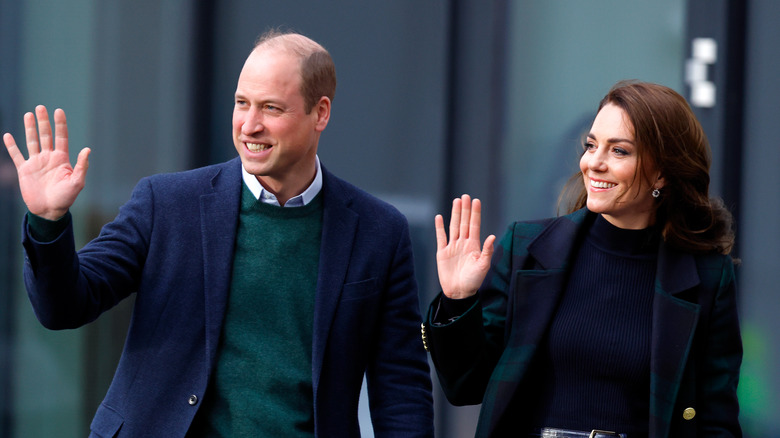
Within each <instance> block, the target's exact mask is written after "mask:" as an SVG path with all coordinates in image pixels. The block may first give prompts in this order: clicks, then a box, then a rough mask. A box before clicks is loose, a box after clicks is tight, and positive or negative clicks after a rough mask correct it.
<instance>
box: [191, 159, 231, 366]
mask: <svg viewBox="0 0 780 438" xmlns="http://www.w3.org/2000/svg"><path fill="white" fill-rule="evenodd" d="M211 187H212V189H213V191H212V192H210V193H206V194H203V195H201V197H200V223H201V239H202V242H203V272H204V279H203V284H204V292H205V299H206V315H205V316H206V352H207V354H208V363H209V364H214V361H215V358H216V353H217V346H218V345H219V337H220V332H221V327H222V320H223V318H224V316H225V308H226V306H227V299H228V294H229V292H230V275H231V266H232V263H233V250H234V247H235V241H236V223H237V221H238V213H239V208H240V202H241V165H240V161H239V160H238V159H235V160H231V161H230V162H228V163H227V164H226V165H225V166H220V167H219V168H218V170H217V171H216V172H215V174H214V176H213V177H212V178H211Z"/></svg>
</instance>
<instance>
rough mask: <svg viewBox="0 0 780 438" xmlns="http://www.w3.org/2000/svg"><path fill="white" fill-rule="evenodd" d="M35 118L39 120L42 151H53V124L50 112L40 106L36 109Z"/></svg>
mask: <svg viewBox="0 0 780 438" xmlns="http://www.w3.org/2000/svg"><path fill="white" fill-rule="evenodd" d="M35 117H36V118H37V119H38V136H39V138H40V147H41V151H46V150H48V151H50V150H52V147H53V145H52V137H51V123H50V122H49V112H48V111H46V107H45V106H43V105H38V106H36V107H35Z"/></svg>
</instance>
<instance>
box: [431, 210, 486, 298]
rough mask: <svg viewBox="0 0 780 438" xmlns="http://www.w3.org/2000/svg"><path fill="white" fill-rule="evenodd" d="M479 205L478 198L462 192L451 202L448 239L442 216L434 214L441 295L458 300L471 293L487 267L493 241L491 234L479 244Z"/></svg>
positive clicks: (480, 216) (474, 290)
mask: <svg viewBox="0 0 780 438" xmlns="http://www.w3.org/2000/svg"><path fill="white" fill-rule="evenodd" d="M481 221H482V206H481V203H480V201H479V199H474V201H473V202H472V201H471V198H470V197H469V195H463V196H461V197H460V198H457V199H455V200H453V201H452V217H451V218H450V236H449V237H450V238H449V241H447V234H446V232H445V231H444V218H442V216H441V215H436V219H435V225H436V265H437V267H438V271H439V283H440V284H441V287H442V291H443V292H444V295H446V296H447V297H448V298H453V299H460V298H467V297H469V296H471V295H474V294H475V293H476V292H477V289H479V286H480V285H481V284H482V281H483V280H484V279H485V275H487V272H488V270H489V269H490V259H491V257H492V256H493V242H494V241H495V239H496V237H495V236H494V235H492V234H491V235H490V236H488V237H487V239H485V243H484V245H482V246H480V240H479V230H480V226H481Z"/></svg>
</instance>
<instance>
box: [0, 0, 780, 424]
mask: <svg viewBox="0 0 780 438" xmlns="http://www.w3.org/2000/svg"><path fill="white" fill-rule="evenodd" d="M195 3H197V5H196V4H195ZM266 3H267V2H257V1H253V0H229V1H218V2H217V1H204V2H188V1H186V0H162V1H153V0H143V1H137V2H122V1H120V0H107V1H102V0H73V1H70V2H60V1H56V0H30V1H25V2H18V1H16V0H0V82H1V83H0V92H2V95H0V130H1V131H2V132H12V133H14V134H15V136H16V137H17V139H21V138H23V128H22V121H21V117H22V114H23V113H24V112H26V111H31V110H32V109H33V108H34V106H35V105H36V104H45V105H47V106H48V107H49V108H50V109H53V108H55V107H62V108H64V109H65V110H66V111H67V114H68V120H69V129H70V145H71V151H72V153H71V156H72V158H73V159H75V154H76V150H78V149H80V148H81V147H84V146H90V147H91V148H92V150H93V153H92V156H91V157H90V161H91V167H90V171H89V176H88V178H87V187H86V189H85V191H84V192H83V193H82V195H81V196H80V197H79V201H78V202H77V204H76V205H74V208H73V213H74V218H75V220H76V222H75V223H76V225H77V228H76V229H77V240H78V241H79V242H80V243H84V242H86V241H87V240H88V239H89V238H90V237H91V236H94V235H95V234H96V233H97V231H98V230H99V228H100V226H101V225H102V224H103V223H105V222H107V221H109V220H111V219H112V218H113V216H114V215H115V214H116V211H117V209H118V207H119V206H120V205H121V204H122V203H123V202H124V201H125V200H127V198H128V197H129V194H130V191H131V189H132V187H133V186H134V184H135V183H136V182H137V181H138V179H140V178H141V177H143V176H145V175H149V174H152V173H156V172H168V171H177V170H181V169H185V168H188V167H191V166H192V165H200V164H207V163H213V162H218V161H222V160H224V159H227V158H230V157H232V156H233V154H234V151H233V147H232V143H231V140H230V137H229V136H230V133H229V129H230V111H231V104H232V94H233V91H234V86H235V80H236V78H237V75H238V72H239V70H240V68H241V64H242V62H243V59H244V57H245V56H246V54H247V53H248V51H249V49H250V48H251V46H252V43H253V40H254V38H255V37H256V36H257V35H258V34H259V33H261V32H262V31H264V30H266V29H268V28H269V27H274V26H282V27H286V28H291V29H293V30H297V31H300V32H302V33H304V34H307V35H310V36H312V37H314V38H315V39H317V40H319V41H321V42H322V43H323V44H324V45H325V46H326V47H327V48H328V49H329V50H330V51H331V53H332V54H333V56H334V59H335V61H336V67H337V71H338V74H339V87H338V91H337V95H336V99H335V100H334V106H333V115H332V119H331V122H330V125H329V127H328V129H327V131H326V132H325V133H324V134H323V137H322V141H321V158H322V159H323V163H324V164H325V165H326V166H327V167H328V168H329V169H330V170H332V171H334V173H336V174H339V175H340V176H342V177H344V178H345V179H347V180H349V181H351V182H353V183H355V184H356V185H358V186H360V187H363V188H365V189H366V190H368V191H370V192H371V193H373V194H375V195H377V196H379V197H382V198H384V199H386V200H388V201H390V202H392V203H394V204H395V205H397V206H398V207H399V209H400V210H401V211H402V212H403V213H404V214H406V215H407V217H408V218H409V221H410V225H411V230H412V237H413V243H414V249H415V263H416V266H417V272H418V280H419V283H420V288H421V306H422V307H423V308H425V307H426V306H427V303H428V301H429V300H430V299H431V298H432V296H433V295H434V294H435V293H436V289H437V281H436V272H435V267H434V260H435V254H434V251H435V249H434V244H435V242H434V240H435V239H434V235H433V226H432V223H433V215H434V214H435V213H437V212H446V211H447V209H448V200H449V199H451V198H452V197H453V196H457V195H459V194H460V193H462V192H468V193H471V194H472V195H475V196H479V197H480V198H482V199H483V200H489V201H490V202H489V203H487V202H486V204H485V206H484V215H485V220H484V222H483V223H484V224H485V228H486V230H485V232H484V233H483V235H487V233H494V234H502V233H503V231H504V229H505V227H506V226H507V225H508V224H509V223H510V222H511V221H514V220H519V219H529V218H538V217H546V216H550V215H554V214H555V212H556V208H555V207H556V201H557V195H558V192H559V190H560V188H561V187H562V185H563V183H564V181H565V180H566V179H567V178H568V177H569V176H570V175H571V174H572V173H573V172H575V171H576V169H577V163H578V156H579V151H580V136H581V134H582V133H583V132H584V131H585V130H587V128H588V127H589V126H590V123H591V121H592V118H593V116H594V115H595V109H596V105H597V103H598V101H599V99H600V98H601V97H602V96H603V95H604V94H605V93H606V91H607V90H608V89H609V88H610V86H611V85H612V84H614V83H615V82H616V81H618V80H621V79H641V80H646V81H651V82H658V83H662V84H665V85H668V86H670V87H672V88H674V89H676V90H678V91H681V92H684V85H685V84H684V65H685V58H686V56H687V55H686V51H687V45H688V42H687V41H686V37H687V34H686V22H687V21H686V20H687V18H688V17H686V11H687V2H686V1H685V0H657V1H653V2H625V1H621V0H596V1H590V2H581V1H575V0H545V1H537V0H518V1H509V0H504V1H495V2H483V1H481V0H473V1H468V0H467V1H446V0H437V1H431V2H416V1H413V0H404V1H394V2H383V3H377V4H366V3H360V4H359V5H358V4H356V3H355V2H352V1H349V0H338V1H333V2H320V1H317V0H307V1H300V2H295V3H294V4H287V3H284V2H282V3H279V2H277V3H268V4H266ZM750 4H751V9H750V14H749V20H748V22H749V24H748V29H749V35H748V60H747V66H746V67H747V70H748V74H747V76H748V86H747V92H746V101H747V103H746V120H748V121H749V122H748V123H747V126H746V136H745V137H746V139H745V144H746V146H745V151H746V152H745V162H746V163H747V164H746V165H745V169H744V174H745V175H746V177H745V182H744V184H745V190H744V191H745V193H744V204H743V205H744V211H743V212H742V213H743V214H742V217H743V218H744V220H743V223H742V224H741V233H742V236H744V240H743V242H744V247H745V248H746V249H745V252H744V256H743V268H741V270H740V283H741V286H744V287H743V295H744V298H743V304H744V307H743V315H744V321H743V326H744V327H745V341H746V354H745V365H746V366H745V368H744V374H743V383H744V385H743V386H742V387H741V388H740V391H741V392H740V396H741V397H742V404H743V407H744V410H743V414H742V415H743V419H744V424H745V425H746V427H745V429H746V432H747V435H748V436H755V437H759V436H774V435H777V434H778V433H780V432H779V431H780V425H778V420H777V419H778V418H780V415H779V414H780V410H778V403H777V401H778V400H777V396H775V395H773V394H776V393H778V392H780V381H779V380H780V379H778V378H777V376H776V374H777V373H776V372H775V369H777V368H778V366H780V365H779V364H780V359H778V357H779V356H780V353H778V351H780V349H778V348H777V347H778V345H779V344H780V341H779V340H778V337H777V335H776V333H778V332H780V331H778V330H776V328H777V327H776V324H777V323H776V318H774V317H773V312H774V311H775V310H776V309H777V308H778V307H777V305H776V304H777V296H778V295H777V294H776V293H774V289H775V286H774V285H775V284H777V281H775V279H774V278H773V277H772V275H774V273H775V272H780V270H778V269H776V265H777V264H778V262H779V261H780V257H778V256H777V255H776V254H775V251H774V250H773V248H776V247H777V246H780V237H778V236H775V234H776V233H774V232H773V231H772V230H774V229H776V228H777V227H776V226H774V223H776V221H777V220H780V217H778V215H779V214H780V213H778V212H776V211H775V210H777V208H776V207H777V206H778V205H780V203H778V202H775V201H776V200H777V199H778V196H780V195H778V191H777V189H776V187H778V186H780V183H778V184H775V183H774V182H773V179H772V178H774V177H773V175H775V174H777V172H774V171H773V170H772V169H774V168H776V167H778V166H773V164H775V163H777V162H778V160H780V152H779V151H780V150H778V149H777V147H776V138H778V136H779V135H780V132H778V131H777V129H778V128H776V126H780V124H777V123H774V122H773V120H772V117H776V115H777V114H778V113H780V111H778V108H777V102H780V91H778V90H777V87H776V86H775V85H774V82H775V81H774V76H773V74H774V72H776V70H777V69H776V68H775V67H776V64H777V57H776V56H773V55H772V53H774V52H772V50H773V49H774V48H775V47H776V45H777V43H780V33H778V31H777V28H776V26H773V23H771V17H773V16H777V12H778V11H777V6H774V5H775V4H777V3H775V2H774V0H755V1H752V2H750ZM3 154H4V153H0V155H3ZM9 166H10V163H9V160H8V159H7V157H5V156H2V157H1V158H0V187H2V194H0V233H2V235H1V236H0V237H1V238H2V242H3V243H2V245H3V247H2V252H0V262H3V261H4V263H2V264H3V266H2V267H0V286H2V288H3V289H2V290H0V307H2V309H0V374H1V375H0V398H2V400H0V411H2V414H3V416H2V420H0V421H1V422H0V436H8V437H9V438H17V437H19V438H21V437H24V438H37V437H50V436H57V437H64V438H69V437H80V436H85V435H86V434H87V433H88V427H89V422H90V421H91V418H92V415H93V414H94V412H95V409H96V407H97V405H98V403H99V402H100V401H101V399H102V397H103V395H104V394H105V391H106V389H107V386H108V383H109V382H110V379H111V377H112V375H113V370H114V367H115V365H116V360H117V358H118V355H119V353H120V351H121V348H122V345H123V342H124V335H125V332H126V329H127V324H128V319H129V315H130V312H131V311H132V304H133V303H132V300H128V301H127V302H126V303H123V304H122V305H121V306H119V307H117V308H116V309H112V311H111V312H109V313H107V314H106V315H104V316H103V317H101V318H100V319H99V320H98V321H96V322H95V323H93V324H91V325H89V326H87V327H84V328H81V329H78V330H71V331H63V332H51V331H47V330H45V329H43V328H42V327H41V326H40V324H38V322H37V321H36V319H35V317H34V315H33V313H32V311H31V309H30V305H29V302H28V300H27V297H26V294H25V291H24V289H23V286H22V285H21V278H20V270H21V263H22V254H21V245H20V244H19V241H20V236H19V228H20V227H19V223H20V220H21V215H22V213H23V211H24V207H23V205H22V204H21V200H20V197H19V196H18V192H17V190H18V189H17V187H16V183H15V172H14V171H13V168H12V167H9ZM767 178H769V179H767ZM434 378H435V376H434ZM437 385H438V383H436V382H435V383H434V386H435V387H436V386H437ZM435 399H436V400H435V401H436V415H437V430H438V436H441V437H447V438H450V437H455V438H457V437H471V436H473V433H474V427H475V422H476V416H477V413H478V409H479V407H478V406H476V407H465V408H455V407H452V406H450V405H449V404H448V403H447V402H446V400H444V398H443V396H442V395H441V394H440V393H439V392H438V389H437V392H436V394H435ZM367 422H368V419H367V417H365V412H364V421H363V423H364V425H365V424H367ZM365 434H366V436H370V432H368V431H366V432H365Z"/></svg>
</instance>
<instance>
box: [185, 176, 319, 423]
mask: <svg viewBox="0 0 780 438" xmlns="http://www.w3.org/2000/svg"><path fill="white" fill-rule="evenodd" d="M321 231H322V198H321V196H320V195H317V197H316V198H315V199H314V200H313V201H312V202H310V203H309V204H307V205H305V206H303V207H295V208H282V207H277V206H274V205H269V204H264V203H262V202H261V201H258V200H256V199H255V198H254V196H253V195H252V194H251V192H250V191H249V189H248V188H247V187H246V186H244V188H243V192H242V199H241V212H240V217H239V224H238V231H237V233H238V234H237V236H236V249H235V254H234V259H233V273H232V280H231V285H230V297H229V300H228V305H227V312H226V314H225V321H224V323H223V329H222V337H221V340H220V347H219V351H218V357H217V366H216V370H215V373H214V375H213V378H212V381H211V382H210V387H209V391H208V394H207V397H206V400H204V402H205V404H204V406H203V407H202V408H201V410H202V411H203V412H200V413H199V416H200V421H199V423H200V424H199V425H196V427H195V428H197V429H201V432H202V433H203V434H204V435H203V436H230V437H237V436H251V437H265V436H267V437H279V436H284V437H295V436H308V437H311V436H313V434H314V401H313V390H312V380H311V370H312V356H311V352H312V327H313V320H314V293H315V290H316V287H317V272H318V264H319V253H320V241H321ZM195 428H194V429H195ZM193 432H195V431H194V430H193ZM196 434H197V432H196Z"/></svg>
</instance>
